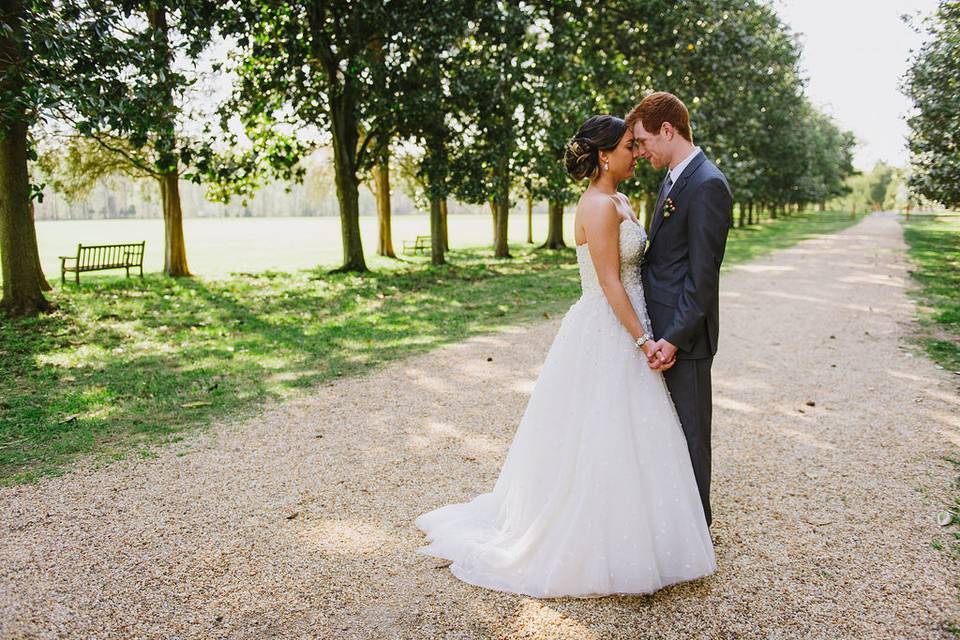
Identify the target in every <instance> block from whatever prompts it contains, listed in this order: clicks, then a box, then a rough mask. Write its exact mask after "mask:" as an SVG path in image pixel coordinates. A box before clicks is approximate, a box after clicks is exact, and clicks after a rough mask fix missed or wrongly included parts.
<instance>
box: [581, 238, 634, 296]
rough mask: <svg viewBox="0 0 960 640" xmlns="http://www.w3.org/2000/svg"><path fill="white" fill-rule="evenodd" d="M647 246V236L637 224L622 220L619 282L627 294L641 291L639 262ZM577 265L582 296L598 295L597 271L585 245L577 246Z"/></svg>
mask: <svg viewBox="0 0 960 640" xmlns="http://www.w3.org/2000/svg"><path fill="white" fill-rule="evenodd" d="M646 244H647V234H646V232H645V231H644V230H643V227H642V226H640V224H639V223H638V222H634V221H633V220H624V221H623V222H621V223H620V281H621V282H623V286H624V288H625V289H626V290H627V292H630V291H631V290H633V289H641V290H642V285H641V283H640V260H641V259H642V258H643V251H644V248H645V245H646ZM577 263H578V264H579V266H580V288H581V289H582V290H583V294H584V295H587V294H588V293H600V282H599V280H597V270H596V269H595V268H594V266H593V260H592V259H591V258H590V250H589V249H588V248H587V245H586V244H581V245H578V246H577Z"/></svg>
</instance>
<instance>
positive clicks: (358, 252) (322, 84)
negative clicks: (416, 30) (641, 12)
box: [222, 0, 430, 271]
mask: <svg viewBox="0 0 960 640" xmlns="http://www.w3.org/2000/svg"><path fill="white" fill-rule="evenodd" d="M418 11H419V13H418V14H417V15H418V16H419V18H420V19H423V20H426V19H428V18H429V15H430V14H429V7H428V6H427V5H426V3H424V2H422V0H409V1H399V2H396V3H392V4H391V6H390V7H389V10H388V7H386V6H385V5H384V3H383V2H380V1H377V0H357V1H356V2H352V3H341V2H329V3H327V2H308V1H307V0H301V1H297V2H283V3H280V2H274V1H272V0H258V1H256V2H247V3H238V4H236V5H235V11H234V12H233V13H232V15H230V16H228V17H226V18H225V19H224V20H223V23H222V24H223V29H224V31H225V32H226V33H228V34H230V35H232V36H234V37H235V38H236V39H237V43H238V46H239V48H240V51H241V61H240V63H239V64H238V66H237V68H236V72H237V74H238V83H237V86H236V91H235V94H234V99H233V100H231V101H230V103H229V104H228V105H227V106H226V107H225V110H224V113H225V115H229V114H230V113H231V112H233V111H235V110H236V111H238V112H239V113H240V115H241V118H242V119H243V121H244V123H245V124H246V125H247V127H248V128H250V127H252V126H254V125H256V124H257V123H262V122H269V123H270V124H268V125H267V126H266V129H267V130H270V129H273V130H276V126H275V124H276V123H282V124H286V125H288V126H289V127H290V128H292V129H294V130H303V129H307V130H309V129H310V128H316V129H319V130H321V131H325V132H326V133H327V134H328V135H329V137H330V142H331V145H332V147H333V158H334V169H335V174H336V185H337V198H338V201H339V204H340V223H341V241H342V246H343V264H342V265H341V266H340V267H339V269H337V270H338V271H366V270H367V265H366V261H365V259H364V256H363V244H362V240H361V237H360V221H359V219H360V207H359V184H360V182H361V180H362V179H363V177H364V176H366V175H367V174H368V173H369V171H370V170H371V169H372V168H373V167H374V166H375V165H376V163H377V162H378V161H379V160H380V159H382V158H383V151H384V149H385V148H387V146H388V145H389V141H390V140H391V139H392V138H393V136H394V135H395V133H396V130H397V125H398V120H397V115H398V109H397V107H398V106H399V105H402V104H403V102H404V100H403V95H402V93H401V92H400V91H401V89H400V86H401V84H402V80H403V78H404V75H405V74H406V72H407V70H408V69H409V68H410V67H411V66H412V65H411V62H410V59H409V52H408V51H407V50H406V49H404V47H403V46H402V45H403V41H402V38H401V36H402V34H401V33H400V32H399V25H400V21H401V20H403V21H406V20H409V19H410V16H411V13H415V12H418ZM298 159H299V158H298V157H297V154H295V153H290V154H289V155H287V156H286V157H283V156H279V155H278V156H277V157H276V158H275V162H276V163H277V164H280V165H285V166H292V165H294V164H296V162H297V160H298Z"/></svg>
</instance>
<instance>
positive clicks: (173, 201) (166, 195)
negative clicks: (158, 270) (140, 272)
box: [160, 169, 190, 278]
mask: <svg viewBox="0 0 960 640" xmlns="http://www.w3.org/2000/svg"><path fill="white" fill-rule="evenodd" d="M160 195H161V201H162V202H163V231H164V233H163V272H164V273H165V274H167V275H168V276H172V277H174V278H183V277H188V276H189V275H190V267H188V266H187V246H186V243H185V242H184V239H183V209H181V208H180V177H179V175H178V173H177V170H176V169H174V170H173V171H170V172H168V173H164V174H163V175H161V176H160Z"/></svg>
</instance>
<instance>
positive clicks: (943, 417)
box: [927, 410, 960, 430]
mask: <svg viewBox="0 0 960 640" xmlns="http://www.w3.org/2000/svg"><path fill="white" fill-rule="evenodd" d="M927 415H928V416H929V417H931V418H933V419H934V420H935V421H937V422H939V423H940V424H942V425H946V426H947V427H950V428H952V429H958V430H960V413H946V412H945V411H938V410H928V411H927Z"/></svg>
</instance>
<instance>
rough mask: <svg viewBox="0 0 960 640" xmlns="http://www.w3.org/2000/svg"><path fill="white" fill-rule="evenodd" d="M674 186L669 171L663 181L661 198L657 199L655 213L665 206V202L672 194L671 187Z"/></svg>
mask: <svg viewBox="0 0 960 640" xmlns="http://www.w3.org/2000/svg"><path fill="white" fill-rule="evenodd" d="M672 186H673V180H671V179H670V172H669V171H668V172H667V177H666V178H665V179H664V180H663V186H662V187H661V189H660V196H659V197H658V198H657V206H656V207H654V209H653V211H654V213H656V212H657V211H660V207H662V206H663V202H664V200H666V199H667V194H668V193H670V187H672Z"/></svg>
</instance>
